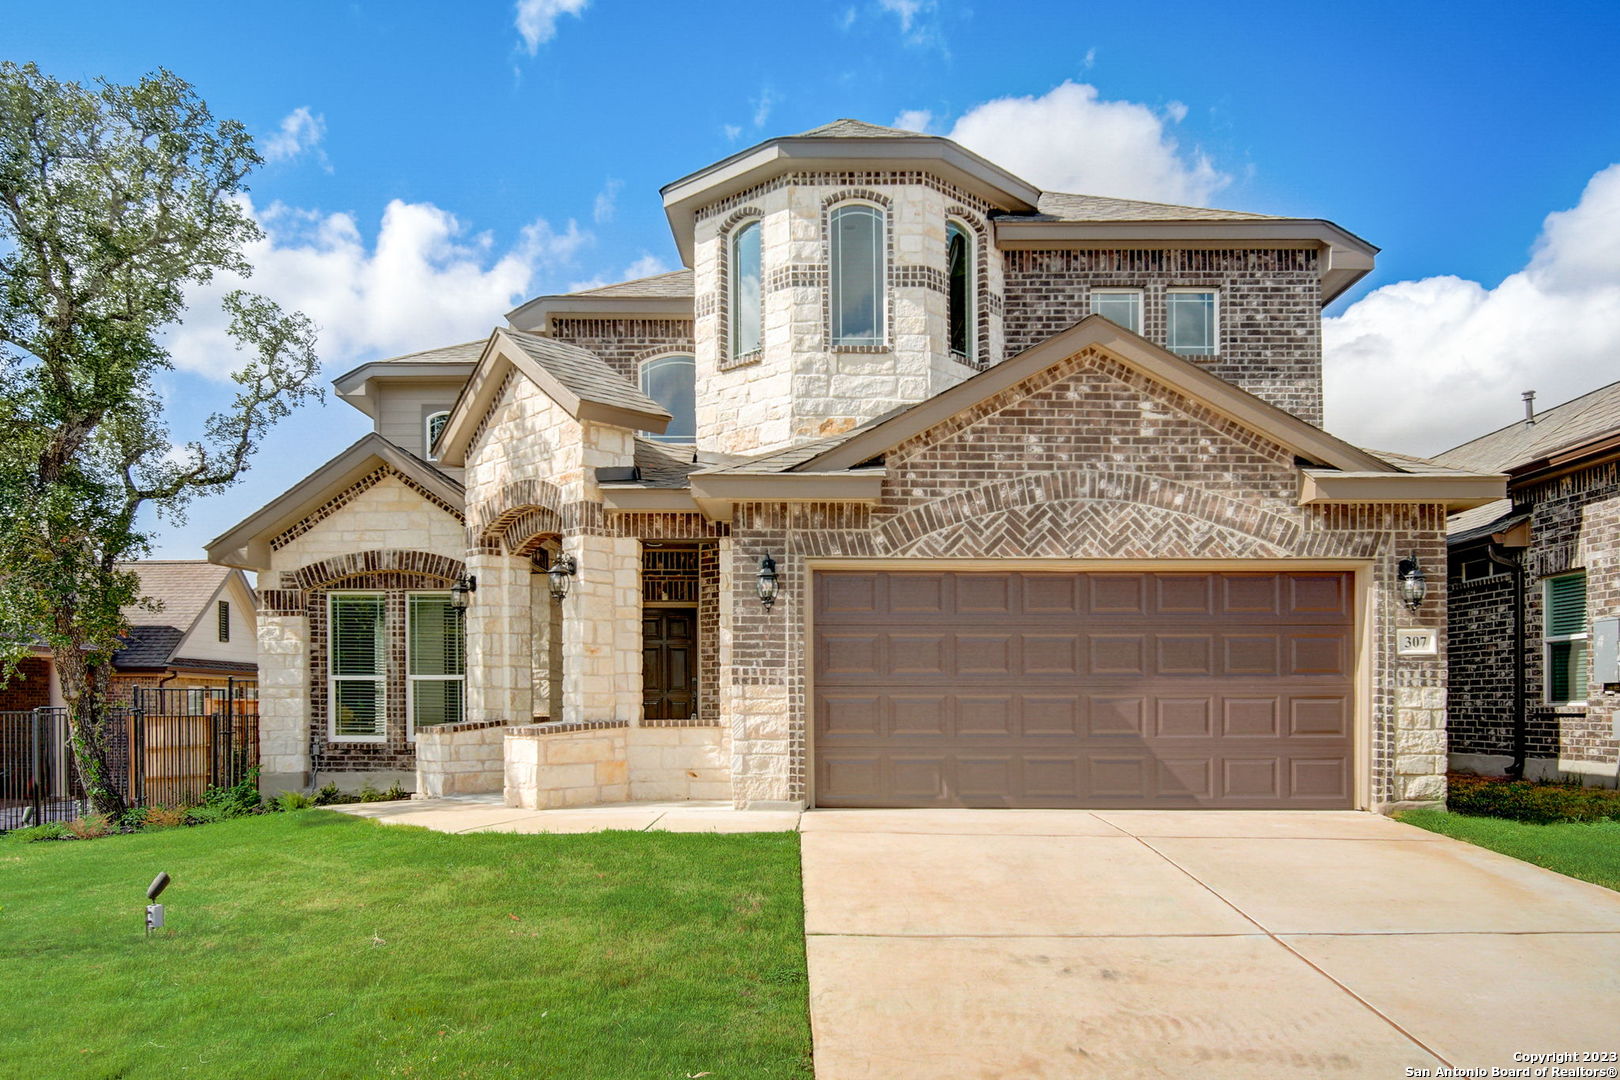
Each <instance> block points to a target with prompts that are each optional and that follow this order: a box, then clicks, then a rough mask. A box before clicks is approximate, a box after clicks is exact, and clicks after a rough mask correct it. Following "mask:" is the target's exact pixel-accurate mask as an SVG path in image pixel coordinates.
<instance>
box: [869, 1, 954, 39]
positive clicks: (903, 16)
mask: <svg viewBox="0 0 1620 1080" xmlns="http://www.w3.org/2000/svg"><path fill="white" fill-rule="evenodd" d="M938 6H939V4H938V0H878V7H880V8H882V9H883V10H884V11H887V12H888V13H889V14H891V15H894V16H897V17H898V18H899V19H900V32H901V33H902V34H909V33H911V28H912V26H913V25H915V24H916V22H917V16H919V15H923V14H926V13H928V12H931V11H933V10H934V9H935V8H937V7H938Z"/></svg>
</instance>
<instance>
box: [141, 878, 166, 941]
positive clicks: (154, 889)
mask: <svg viewBox="0 0 1620 1080" xmlns="http://www.w3.org/2000/svg"><path fill="white" fill-rule="evenodd" d="M168 887H169V875H168V874H159V875H158V876H157V877H155V878H153V879H152V884H150V885H148V886H147V887H146V898H147V899H148V900H156V899H157V898H158V897H159V896H161V895H163V890H164V889H167V888H168ZM161 929H163V905H162V904H147V905H146V932H147V933H148V934H150V933H151V932H152V931H154V930H161Z"/></svg>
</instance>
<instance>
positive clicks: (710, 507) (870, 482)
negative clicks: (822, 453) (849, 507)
mask: <svg viewBox="0 0 1620 1080" xmlns="http://www.w3.org/2000/svg"><path fill="white" fill-rule="evenodd" d="M887 476H888V472H887V470H884V469H861V470H860V471H858V472H803V473H747V472H729V471H728V472H695V473H693V474H692V475H691V476H690V477H688V479H689V480H690V482H691V485H692V486H691V492H692V500H693V501H694V502H695V503H696V504H697V505H698V508H699V509H701V510H702V511H703V513H704V514H705V515H707V516H708V517H710V518H712V519H714V520H715V521H730V520H731V519H732V515H733V511H734V510H735V507H736V505H737V504H738V503H740V502H770V503H784V502H786V503H795V502H858V503H876V502H879V501H881V500H882V498H883V481H884V479H885V478H886V477H887Z"/></svg>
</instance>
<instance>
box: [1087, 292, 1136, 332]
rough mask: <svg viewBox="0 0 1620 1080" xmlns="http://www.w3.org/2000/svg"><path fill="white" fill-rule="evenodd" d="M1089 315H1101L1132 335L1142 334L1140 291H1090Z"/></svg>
mask: <svg viewBox="0 0 1620 1080" xmlns="http://www.w3.org/2000/svg"><path fill="white" fill-rule="evenodd" d="M1091 313H1092V314H1093V315H1101V316H1102V317H1103V318H1105V319H1107V320H1109V321H1110V322H1112V323H1115V324H1116V325H1119V326H1123V327H1124V328H1125V329H1127V330H1129V331H1130V332H1131V333H1133V334H1140V333H1141V332H1142V290H1141V289H1115V288H1106V289H1092V290H1091Z"/></svg>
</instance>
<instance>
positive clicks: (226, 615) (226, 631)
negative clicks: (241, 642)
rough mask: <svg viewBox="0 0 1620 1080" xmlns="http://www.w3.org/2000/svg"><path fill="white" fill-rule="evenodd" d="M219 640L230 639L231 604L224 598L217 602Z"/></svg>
mask: <svg viewBox="0 0 1620 1080" xmlns="http://www.w3.org/2000/svg"><path fill="white" fill-rule="evenodd" d="M219 640H221V641H229V640H231V605H230V603H229V602H228V601H225V600H221V601H220V602H219Z"/></svg>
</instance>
